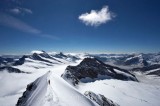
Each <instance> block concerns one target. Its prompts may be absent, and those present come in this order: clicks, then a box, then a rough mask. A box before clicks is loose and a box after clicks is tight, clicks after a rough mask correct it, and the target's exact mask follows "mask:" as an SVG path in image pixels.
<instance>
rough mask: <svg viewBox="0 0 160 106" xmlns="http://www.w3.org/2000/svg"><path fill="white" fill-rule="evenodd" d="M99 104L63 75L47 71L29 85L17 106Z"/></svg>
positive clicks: (88, 105)
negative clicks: (68, 81) (66, 80)
mask: <svg viewBox="0 0 160 106" xmlns="http://www.w3.org/2000/svg"><path fill="white" fill-rule="evenodd" d="M53 105H54V106H97V104H96V103H94V102H92V101H91V100H89V99H88V98H86V97H85V96H84V95H82V94H81V93H79V92H78V91H77V90H76V89H74V88H73V87H72V86H70V85H69V84H68V83H67V82H65V81H64V80H63V79H62V78H61V77H59V76H57V75H55V74H52V73H51V72H48V73H46V74H45V75H43V76H42V77H40V78H38V79H37V80H35V81H34V82H33V83H31V84H29V85H28V86H27V89H26V91H25V92H24V93H23V96H22V97H21V98H19V100H18V102H17V106H53Z"/></svg>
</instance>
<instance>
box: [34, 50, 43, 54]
mask: <svg viewBox="0 0 160 106" xmlns="http://www.w3.org/2000/svg"><path fill="white" fill-rule="evenodd" d="M44 52H45V51H43V50H41V51H39V50H33V51H31V54H34V53H37V54H41V53H44Z"/></svg>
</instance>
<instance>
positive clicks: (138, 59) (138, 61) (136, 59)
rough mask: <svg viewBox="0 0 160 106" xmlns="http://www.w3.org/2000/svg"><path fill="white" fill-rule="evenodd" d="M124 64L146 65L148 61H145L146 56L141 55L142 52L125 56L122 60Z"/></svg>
mask: <svg viewBox="0 0 160 106" xmlns="http://www.w3.org/2000/svg"><path fill="white" fill-rule="evenodd" d="M124 64H125V65H131V66H148V62H147V61H146V58H144V57H143V54H139V55H135V56H134V55H133V56H131V57H129V58H127V59H126V60H125V61H124Z"/></svg>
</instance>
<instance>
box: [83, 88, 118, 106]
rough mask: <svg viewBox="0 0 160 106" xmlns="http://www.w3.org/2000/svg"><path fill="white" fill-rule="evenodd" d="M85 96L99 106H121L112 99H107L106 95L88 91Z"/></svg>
mask: <svg viewBox="0 0 160 106" xmlns="http://www.w3.org/2000/svg"><path fill="white" fill-rule="evenodd" d="M84 95H85V96H86V97H87V98H89V99H90V100H92V101H94V102H96V103H97V104H98V105H99V106H119V105H118V104H117V103H115V102H113V101H112V100H110V99H107V98H106V97H105V96H104V95H101V94H98V95H97V94H95V93H93V92H91V91H86V92H85V93H84Z"/></svg>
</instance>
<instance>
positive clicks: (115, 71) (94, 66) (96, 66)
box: [62, 58, 137, 85]
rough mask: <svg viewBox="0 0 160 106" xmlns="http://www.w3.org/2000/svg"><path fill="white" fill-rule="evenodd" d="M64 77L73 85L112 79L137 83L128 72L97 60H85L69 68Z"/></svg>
mask: <svg viewBox="0 0 160 106" xmlns="http://www.w3.org/2000/svg"><path fill="white" fill-rule="evenodd" d="M62 77H63V78H64V79H65V80H67V81H68V82H70V83H71V84H73V85H76V84H78V82H80V81H81V82H90V81H96V80H102V79H111V78H113V79H119V80H125V81H128V80H131V81H137V79H136V77H135V76H134V75H133V74H131V73H130V72H128V71H127V70H124V69H120V68H118V67H114V66H110V65H106V64H104V63H103V62H101V61H99V60H98V59H95V58H85V59H84V60H83V61H82V62H81V63H80V64H79V65H77V66H68V67H67V68H66V71H65V72H64V74H62Z"/></svg>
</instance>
